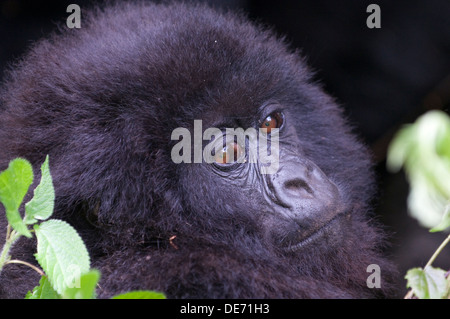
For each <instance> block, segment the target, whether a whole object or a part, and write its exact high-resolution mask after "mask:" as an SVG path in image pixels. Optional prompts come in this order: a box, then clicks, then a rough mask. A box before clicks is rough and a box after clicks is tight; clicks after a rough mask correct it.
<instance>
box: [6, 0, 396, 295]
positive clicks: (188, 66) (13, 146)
mask: <svg viewBox="0 0 450 319" xmlns="http://www.w3.org/2000/svg"><path fill="white" fill-rule="evenodd" d="M271 100H275V101H277V103H280V104H281V105H283V106H284V107H285V108H286V110H287V112H289V114H290V118H289V119H288V120H289V121H290V123H294V125H295V128H296V131H297V134H298V136H299V139H300V141H301V145H300V147H301V148H302V151H303V152H304V154H305V156H307V157H308V158H309V159H310V160H312V161H313V162H315V163H316V164H317V165H318V166H319V167H320V168H321V169H322V171H323V172H325V173H326V174H327V175H328V177H329V178H330V179H331V180H333V181H334V183H335V184H336V185H338V187H339V189H340V191H341V193H342V194H344V201H345V205H346V206H347V207H348V209H349V210H350V211H351V212H352V215H351V227H348V228H344V229H342V231H344V232H345V233H344V235H345V238H346V239H345V241H344V242H343V243H342V244H340V245H339V247H338V248H333V249H327V247H326V246H321V247H322V248H321V249H320V250H318V249H309V250H304V251H302V252H301V253H290V254H287V253H282V252H280V251H279V250H277V248H276V247H273V244H272V243H271V242H269V241H267V240H266V238H265V236H264V232H263V231H262V230H261V226H260V225H259V224H258V220H256V218H254V217H253V216H254V215H255V212H256V211H257V210H259V209H261V202H260V201H258V199H257V198H253V197H248V196H244V194H243V193H242V192H241V191H240V190H233V189H232V188H231V189H230V191H229V192H223V191H222V189H220V188H216V187H215V186H216V184H215V182H214V181H212V180H210V179H208V178H207V175H205V174H202V171H201V170H200V169H199V166H200V165H201V164H184V165H176V164H174V163H173V162H172V160H171V158H170V151H171V148H172V146H173V145H174V141H171V140H170V135H171V132H172V130H173V129H175V128H176V127H187V128H192V125H193V120H194V119H203V120H204V121H206V122H208V121H210V123H212V121H213V120H214V119H215V118H221V119H224V118H230V117H242V118H245V117H249V116H251V115H252V114H254V113H255V112H256V109H257V108H258V107H259V106H260V105H262V104H264V103H265V102H267V101H271ZM0 112H1V113H0V149H1V151H0V169H1V170H3V169H5V168H6V167H7V165H8V162H9V161H10V160H11V159H13V158H15V157H18V156H21V157H24V158H27V159H29V160H30V161H31V162H32V164H33V166H34V168H35V172H36V173H37V172H38V168H39V166H40V164H41V163H42V162H43V160H44V158H45V155H46V154H49V155H50V168H51V172H52V175H53V178H54V183H55V188H56V195H57V198H56V210H55V214H54V216H53V217H54V218H60V219H64V220H67V221H68V222H69V223H71V224H72V225H73V226H74V227H76V228H77V230H78V231H79V232H80V234H81V236H82V237H83V239H84V240H85V242H86V244H87V247H88V249H89V251H90V253H91V257H92V264H93V267H95V268H98V269H100V270H101V272H102V279H101V282H100V288H99V289H98V293H99V295H100V297H108V296H111V295H113V294H116V293H119V292H125V291H129V290H131V289H153V290H158V291H162V292H165V293H166V294H167V295H168V297H194V298H197V297H200V298H203V297H211V298H228V297H238V298H250V297H251V298H253V297H257V298H259V297H264V298H266V297H269V298H366V297H386V296H390V294H391V293H392V290H391V288H392V287H391V284H390V282H391V281H392V276H393V275H392V274H393V272H392V266H391V265H390V263H389V262H387V261H386V260H385V259H384V258H383V257H382V255H381V253H380V250H381V248H382V245H383V240H382V235H381V234H380V232H379V230H378V229H377V228H376V227H375V226H374V225H372V223H371V222H369V221H368V217H367V213H368V212H369V211H370V209H369V207H368V202H369V200H370V199H371V196H372V194H373V176H372V173H371V167H370V166H371V164H370V160H369V156H368V153H367V151H366V149H365V148H364V147H363V146H362V145H361V144H360V143H359V142H358V141H357V139H355V137H354V136H353V135H352V133H351V131H350V128H349V126H348V125H347V124H346V122H345V120H344V119H343V116H342V114H341V110H340V109H339V108H338V107H337V106H336V104H335V103H334V101H333V100H332V99H331V98H330V97H328V96H327V95H326V94H325V93H323V92H322V90H321V89H320V87H319V86H318V85H317V84H316V83H313V81H312V79H311V74H310V73H309V71H308V70H307V69H306V67H305V64H304V61H303V60H302V59H301V58H300V57H299V55H298V54H297V53H296V52H291V51H290V50H289V49H288V47H287V45H285V44H284V43H283V40H280V39H278V38H277V37H275V36H274V35H273V34H272V32H270V31H268V30H265V29H263V28H262V27H260V26H255V25H253V24H251V23H249V22H248V21H247V20H246V19H245V18H243V17H241V16H236V15H233V14H227V13H222V14H218V13H216V12H214V11H213V10H211V9H208V8H205V7H203V6H191V5H184V4H175V5H169V6H163V5H148V4H141V3H138V4H123V5H114V6H112V7H108V8H105V9H104V10H97V11H93V12H91V13H86V12H83V21H82V28H81V29H80V30H76V29H74V30H69V29H65V28H62V30H61V31H60V32H59V33H57V34H54V35H53V36H51V37H49V38H48V39H44V40H42V41H40V42H38V43H37V44H35V45H34V46H33V47H32V49H31V50H30V51H29V53H28V54H27V55H26V57H25V58H24V59H23V60H21V61H20V62H19V63H18V64H17V65H16V66H14V68H13V69H12V70H11V71H10V72H9V74H8V76H7V79H6V81H5V82H4V85H3V88H2V91H1V106H0ZM0 215H1V216H0V223H1V229H0V230H1V231H2V233H3V231H4V229H5V220H4V217H3V215H4V213H3V211H0ZM173 236H176V237H173ZM3 237H4V236H0V238H2V239H0V240H3ZM33 245H34V243H32V242H31V241H30V240H21V241H20V242H19V243H18V244H17V245H16V247H15V250H14V251H13V254H14V256H15V258H19V259H20V258H21V259H26V260H29V261H33V257H32V253H33V252H34V249H35V248H34V246H33ZM369 264H378V265H380V267H381V275H382V287H381V289H376V288H374V289H369V288H367V285H366V279H367V277H368V276H369V275H370V273H367V272H366V268H367V266H368V265H369ZM37 280H38V277H37V275H35V274H34V273H33V272H32V271H28V270H27V269H25V268H24V267H23V266H20V265H8V266H6V267H5V270H4V272H3V273H2V274H1V277H0V296H2V297H19V298H21V297H23V296H24V294H25V293H26V292H27V290H30V289H32V288H33V286H35V284H37Z"/></svg>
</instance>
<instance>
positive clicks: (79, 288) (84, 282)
mask: <svg viewBox="0 0 450 319" xmlns="http://www.w3.org/2000/svg"><path fill="white" fill-rule="evenodd" d="M99 279H100V272H99V271H98V270H91V271H89V272H87V273H85V274H83V275H81V277H80V279H79V285H76V287H73V288H68V289H66V291H64V293H63V298H64V299H94V298H95V297H96V294H95V288H96V286H97V283H98V281H99Z"/></svg>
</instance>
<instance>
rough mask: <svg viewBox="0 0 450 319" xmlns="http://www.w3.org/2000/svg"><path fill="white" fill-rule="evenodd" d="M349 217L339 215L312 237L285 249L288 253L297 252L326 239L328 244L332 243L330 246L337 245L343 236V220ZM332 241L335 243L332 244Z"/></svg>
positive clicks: (309, 236)
mask: <svg viewBox="0 0 450 319" xmlns="http://www.w3.org/2000/svg"><path fill="white" fill-rule="evenodd" d="M345 215H347V214H346V213H345V212H342V213H339V214H337V215H336V216H334V217H333V218H332V219H331V220H329V221H328V222H326V223H325V224H324V225H323V226H322V227H320V228H319V229H317V230H316V231H314V232H313V233H311V234H310V235H308V236H306V237H304V238H302V239H301V240H300V241H299V242H297V243H295V244H289V245H288V246H287V247H285V248H284V251H286V252H296V251H298V250H301V249H303V248H305V247H306V246H309V245H311V244H313V243H315V242H317V241H318V240H319V239H322V238H326V239H327V242H330V245H332V244H336V240H337V239H338V237H339V235H340V234H341V220H342V218H343V217H344V216H345ZM331 241H333V242H332V243H331Z"/></svg>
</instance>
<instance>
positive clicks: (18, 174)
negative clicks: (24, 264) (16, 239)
mask: <svg viewBox="0 0 450 319" xmlns="http://www.w3.org/2000/svg"><path fill="white" fill-rule="evenodd" d="M31 183H33V168H32V167H31V164H30V163H29V162H28V161H27V160H25V159H23V158H16V159H14V160H12V161H11V162H10V163H9V166H8V168H7V169H6V170H4V171H3V172H2V173H1V174H0V202H1V203H2V204H3V206H4V207H5V211H6V218H7V219H8V222H9V224H10V225H11V227H12V228H13V229H14V230H15V231H16V232H18V233H19V234H21V235H23V236H26V237H28V238H30V237H31V233H30V231H29V230H28V228H27V226H26V225H25V223H24V222H23V220H22V217H21V216H20V213H19V207H20V205H21V204H22V201H23V198H24V197H25V195H26V194H27V192H28V189H29V187H30V185H31Z"/></svg>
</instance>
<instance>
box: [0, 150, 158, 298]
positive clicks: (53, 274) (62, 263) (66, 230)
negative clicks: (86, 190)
mask: <svg viewBox="0 0 450 319" xmlns="http://www.w3.org/2000/svg"><path fill="white" fill-rule="evenodd" d="M33 178H34V177H33V169H32V167H31V164H30V163H29V162H28V161H26V160H24V159H20V158H18V159H15V160H13V161H11V163H10V164H9V166H8V168H7V169H6V170H5V171H3V172H2V173H0V202H1V203H2V204H3V206H4V207H5V211H6V218H7V220H8V229H7V236H6V242H5V244H4V246H3V248H2V251H1V254H0V275H1V271H2V269H3V267H4V266H5V265H7V264H12V263H20V264H25V265H28V266H30V267H31V268H33V269H35V270H37V271H38V272H39V273H40V274H41V275H42V274H44V275H42V276H41V279H40V281H39V285H38V286H37V287H35V288H34V289H33V290H32V291H30V292H28V293H27V295H26V296H25V298H26V299H60V298H65V299H92V298H96V291H95V290H96V287H97V284H98V281H99V279H100V272H99V271H98V270H95V269H93V270H91V269H90V258H89V254H88V251H87V249H86V246H85V245H84V242H83V240H82V239H81V237H80V236H79V235H78V233H77V231H76V230H75V229H74V228H73V227H72V226H70V225H69V224H68V223H66V222H64V221H62V220H57V219H50V220H48V218H50V217H51V215H52V214H53V208H54V202H55V191H54V188H53V182H52V177H51V175H50V169H49V158H48V156H47V157H46V159H45V161H44V163H43V164H42V166H41V180H40V183H39V185H38V186H37V187H36V188H35V189H34V193H33V198H32V199H31V200H30V201H29V202H28V203H26V204H25V213H24V217H23V219H22V217H21V214H20V212H19V208H20V207H21V205H22V201H23V199H24V198H25V195H26V194H27V192H28V189H29V187H30V185H31V184H32V183H33ZM31 225H32V226H33V230H30V229H28V226H31ZM11 228H12V229H11ZM32 232H35V234H36V239H37V253H36V254H35V257H36V260H37V261H38V263H39V265H40V266H41V267H42V269H43V270H44V272H45V273H44V272H42V271H41V270H40V269H38V268H37V267H35V266H34V265H31V264H29V263H27V262H24V261H20V260H11V256H10V254H9V253H10V250H11V248H12V246H13V245H14V244H15V243H16V241H17V240H18V239H19V238H20V236H26V237H28V238H30V237H32ZM148 298H151V299H154V298H158V299H160V298H165V296H164V295H163V294H161V293H157V292H153V291H135V292H129V293H126V294H122V295H119V296H117V299H148Z"/></svg>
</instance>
